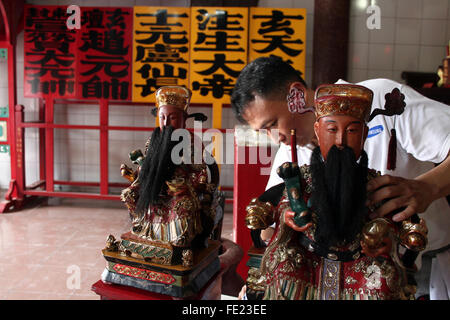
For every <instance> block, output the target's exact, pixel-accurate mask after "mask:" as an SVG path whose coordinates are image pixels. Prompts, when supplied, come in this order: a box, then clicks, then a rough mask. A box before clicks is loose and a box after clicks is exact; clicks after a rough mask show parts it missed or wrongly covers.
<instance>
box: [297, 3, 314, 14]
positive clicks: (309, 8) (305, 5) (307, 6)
mask: <svg viewBox="0 0 450 320" xmlns="http://www.w3.org/2000/svg"><path fill="white" fill-rule="evenodd" d="M292 8H299V9H306V14H308V15H309V14H313V13H314V0H292Z"/></svg>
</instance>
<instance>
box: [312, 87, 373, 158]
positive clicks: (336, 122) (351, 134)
mask: <svg viewBox="0 0 450 320" xmlns="http://www.w3.org/2000/svg"><path fill="white" fill-rule="evenodd" d="M372 98H373V93H372V91H371V90H370V89H367V88H365V87H362V86H358V85H350V84H333V85H322V86H320V87H319V88H317V90H316V93H315V109H316V122H315V123H314V132H315V134H316V136H317V140H318V142H319V146H320V149H321V152H322V156H323V158H324V159H325V160H326V159H327V155H328V152H329V151H330V149H331V147H332V146H336V147H337V148H338V149H339V150H342V149H343V148H344V147H345V146H347V147H350V148H351V149H352V150H353V152H354V153H355V157H356V159H359V157H360V155H361V151H362V150H363V147H364V142H365V140H366V138H367V133H368V127H367V124H366V123H367V121H368V117H369V114H370V109H371V106H372Z"/></svg>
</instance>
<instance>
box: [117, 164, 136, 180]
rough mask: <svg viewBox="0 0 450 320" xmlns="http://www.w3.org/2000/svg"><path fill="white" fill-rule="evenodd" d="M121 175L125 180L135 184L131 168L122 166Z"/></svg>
mask: <svg viewBox="0 0 450 320" xmlns="http://www.w3.org/2000/svg"><path fill="white" fill-rule="evenodd" d="M120 174H121V175H122V177H124V178H125V179H127V180H128V181H130V182H133V181H134V179H135V176H134V172H133V170H132V169H131V168H130V167H128V166H127V165H126V164H121V165H120Z"/></svg>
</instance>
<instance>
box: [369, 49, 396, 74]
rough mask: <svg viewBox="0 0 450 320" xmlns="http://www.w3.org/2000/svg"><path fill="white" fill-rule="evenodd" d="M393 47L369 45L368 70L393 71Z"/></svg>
mask: <svg viewBox="0 0 450 320" xmlns="http://www.w3.org/2000/svg"><path fill="white" fill-rule="evenodd" d="M393 51H394V50H393V46H392V45H389V44H386V45H385V44H369V63H368V69H375V70H392V64H393V61H394V52H393Z"/></svg>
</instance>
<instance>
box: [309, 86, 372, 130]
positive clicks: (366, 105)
mask: <svg viewBox="0 0 450 320" xmlns="http://www.w3.org/2000/svg"><path fill="white" fill-rule="evenodd" d="M372 99H373V92H372V90H370V89H368V88H366V87H363V86H359V85H354V84H326V85H321V86H319V87H318V88H317V89H316V93H315V96H314V105H315V108H316V119H317V120H318V119H320V118H322V117H325V116H334V115H345V116H352V117H355V118H357V119H360V120H361V121H364V122H368V120H369V115H370V110H371V107H372Z"/></svg>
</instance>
